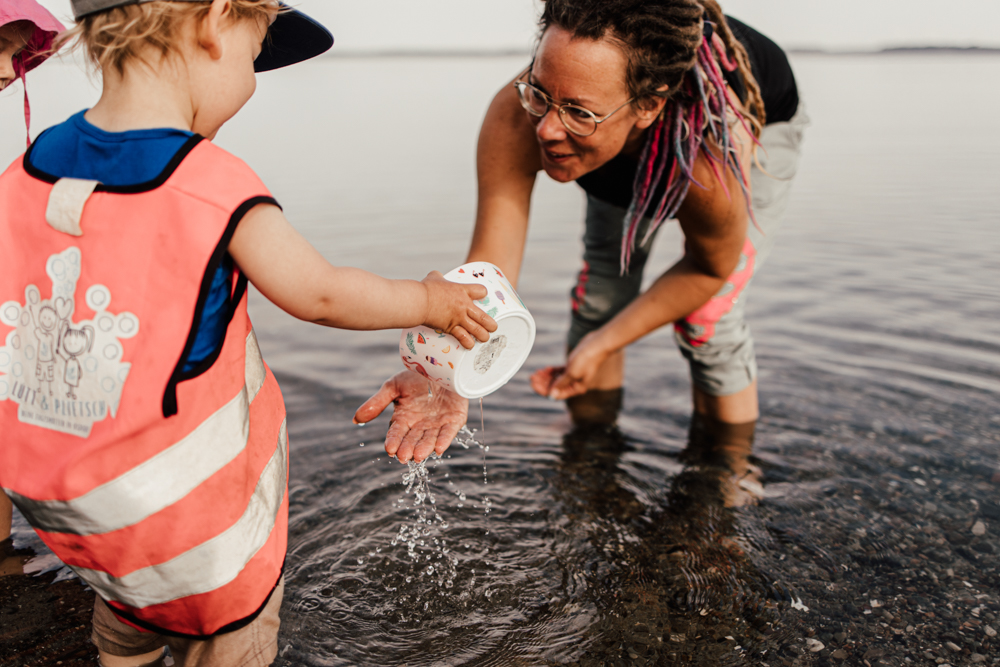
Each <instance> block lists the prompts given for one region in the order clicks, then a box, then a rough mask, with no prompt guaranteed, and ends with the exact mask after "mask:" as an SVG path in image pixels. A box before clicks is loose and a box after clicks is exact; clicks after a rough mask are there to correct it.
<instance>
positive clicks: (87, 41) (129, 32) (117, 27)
mask: <svg viewBox="0 0 1000 667" xmlns="http://www.w3.org/2000/svg"><path fill="white" fill-rule="evenodd" d="M230 1H231V2H232V10H231V13H230V17H231V18H233V19H236V20H243V19H249V20H258V21H260V20H263V21H269V19H270V17H271V16H273V15H274V13H275V11H276V10H277V6H276V3H275V2H274V1H273V0H230ZM210 7H211V4H210V3H209V2H201V3H191V2H170V1H169V0H158V1H156V2H145V3H142V4H133V5H125V6H124V7H115V8H113V9H109V10H107V11H103V12H100V13H98V14H91V15H90V16H86V17H84V18H83V19H81V20H80V21H78V22H77V24H76V25H75V26H74V27H73V28H71V29H69V30H67V31H66V32H64V33H62V34H61V35H60V36H59V39H58V40H57V43H56V47H55V48H56V50H58V49H60V48H62V47H63V46H65V45H66V44H67V43H69V42H73V41H74V40H75V44H74V47H83V48H84V49H85V50H86V52H87V57H88V58H89V59H90V61H91V62H92V63H93V64H94V65H95V66H96V67H98V68H99V69H101V70H102V71H103V70H108V69H110V68H112V67H113V68H114V69H116V70H117V71H118V73H119V74H124V72H125V65H126V64H127V63H128V62H129V61H131V60H134V59H136V58H137V57H138V55H139V53H140V51H141V50H142V49H143V48H145V47H146V46H153V47H155V48H157V49H159V51H160V54H161V55H162V56H164V57H166V56H167V55H169V54H170V53H171V52H172V51H173V52H176V51H177V36H178V33H179V31H180V29H181V27H182V26H183V25H184V24H185V23H186V22H187V21H190V20H192V19H194V20H200V19H202V18H204V17H205V16H206V15H207V14H208V10H209V8H210Z"/></svg>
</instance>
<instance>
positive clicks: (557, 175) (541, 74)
mask: <svg viewBox="0 0 1000 667" xmlns="http://www.w3.org/2000/svg"><path fill="white" fill-rule="evenodd" d="M627 65H628V60H627V59H626V57H625V53H624V52H623V51H622V49H621V48H620V47H619V46H618V45H616V44H614V43H613V42H611V41H609V40H607V39H599V40H590V39H578V38H574V37H573V35H572V34H571V33H570V32H569V31H567V30H564V29H563V28H560V27H558V26H552V27H550V28H549V29H548V30H546V31H545V33H544V34H543V35H542V39H541V42H539V45H538V52H537V54H536V56H535V62H534V66H533V67H532V69H531V74H530V79H529V82H530V83H531V84H533V85H535V86H537V87H538V88H540V89H541V90H542V91H544V92H545V93H547V94H548V95H549V97H551V98H552V99H553V100H555V101H556V102H557V103H558V104H566V103H571V104H575V105H577V106H581V107H583V108H584V109H587V110H588V111H592V112H593V113H594V114H596V115H597V116H598V117H599V118H601V117H604V116H605V115H606V114H609V113H611V112H612V111H614V110H615V109H617V108H618V107H620V106H621V105H622V104H623V103H624V102H625V101H626V100H628V99H629V97H631V96H630V94H629V92H628V88H627V87H626V85H625V72H626V67H627ZM659 106H661V105H658V107H657V108H656V109H655V110H651V111H645V110H642V111H636V109H635V108H634V107H633V106H632V105H631V104H630V105H627V106H626V107H625V108H623V109H621V110H620V111H618V112H617V113H615V114H614V115H613V116H611V117H610V118H608V119H607V120H605V121H604V122H602V123H601V124H600V125H598V126H597V131H596V132H594V134H592V135H590V136H589V137H581V136H578V135H575V134H573V133H572V132H570V131H569V130H567V129H566V127H565V126H564V125H563V124H562V121H560V119H559V112H558V110H557V109H556V107H555V106H552V107H550V108H549V111H548V113H546V114H545V115H544V116H542V117H541V118H536V117H534V116H531V115H529V116H528V118H529V119H530V120H531V123H532V124H533V125H534V126H535V136H536V137H537V138H538V144H539V148H540V149H541V157H542V168H543V169H545V173H547V174H548V175H549V176H550V177H551V178H552V179H553V180H556V181H559V182H560V183H566V182H569V181H573V180H576V179H577V178H579V177H580V176H583V175H584V174H587V173H589V172H591V171H593V170H594V169H597V168H598V167H600V166H601V165H603V164H605V163H606V162H608V161H609V160H611V159H612V158H613V157H615V156H616V155H618V154H619V153H621V152H622V149H623V148H625V147H626V145H627V144H628V146H629V148H630V149H631V148H632V147H633V146H634V145H636V144H637V143H638V142H639V140H640V139H641V137H642V132H643V130H645V129H646V128H647V127H649V126H650V125H651V124H652V122H653V121H654V120H655V119H656V115H657V113H658V111H659Z"/></svg>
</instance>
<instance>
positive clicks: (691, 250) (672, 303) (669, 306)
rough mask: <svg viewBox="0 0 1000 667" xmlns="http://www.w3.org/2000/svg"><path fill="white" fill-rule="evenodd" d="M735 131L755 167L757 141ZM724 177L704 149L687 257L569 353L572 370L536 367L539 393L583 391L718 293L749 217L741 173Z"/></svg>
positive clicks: (687, 222)
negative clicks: (616, 361)
mask: <svg viewBox="0 0 1000 667" xmlns="http://www.w3.org/2000/svg"><path fill="white" fill-rule="evenodd" d="M734 135H736V136H737V137H738V138H739V139H738V140H739V141H740V146H741V149H742V150H741V163H742V165H743V168H744V170H745V172H746V173H748V172H749V160H750V159H752V158H751V152H750V150H749V147H751V146H752V140H751V139H750V137H749V136H748V135H747V134H746V132H745V131H743V130H742V128H741V129H740V131H739V132H734ZM713 150H714V147H713ZM716 152H717V151H716ZM722 175H723V178H724V179H725V188H724V187H723V185H722V184H721V183H719V181H718V179H717V178H716V176H715V173H714V172H713V170H712V168H711V166H710V165H709V163H708V158H707V157H706V156H705V155H704V154H699V156H698V159H697V160H696V162H695V167H694V176H695V178H696V180H697V181H698V182H699V183H701V184H703V185H704V186H705V188H704V189H703V188H701V187H699V186H697V185H695V184H692V185H691V188H690V190H689V191H688V194H687V196H686V197H685V199H684V203H683V204H682V205H681V208H680V210H679V211H678V215H677V219H678V222H680V225H681V229H682V230H683V232H684V237H685V244H684V250H685V252H684V256H683V257H682V258H681V259H680V260H679V261H678V262H677V263H676V264H674V265H673V266H671V267H670V268H669V269H668V270H667V271H666V272H665V273H664V274H663V275H662V276H660V277H659V278H658V279H657V280H656V282H654V283H653V285H651V286H650V288H649V289H648V290H647V291H646V292H645V293H643V294H641V295H640V296H639V297H637V298H636V299H635V300H634V301H633V302H632V303H631V304H629V305H628V307H626V308H625V309H624V310H622V312H620V313H619V314H618V315H616V316H615V317H614V318H613V319H612V320H611V321H610V322H608V323H607V324H605V325H604V326H603V327H601V328H600V329H598V330H597V331H594V332H592V333H590V334H588V335H587V336H586V337H585V338H584V339H583V340H582V341H581V342H580V344H579V345H578V346H577V347H576V349H574V350H573V352H572V354H570V357H569V359H568V360H567V364H566V367H565V369H543V370H542V371H539V372H538V373H536V374H535V377H533V378H532V386H533V387H534V389H535V391H537V392H538V393H541V394H544V395H547V396H550V397H552V398H555V399H565V398H569V397H571V396H575V395H577V394H582V393H583V392H585V391H586V390H587V389H588V388H589V386H590V382H591V380H593V378H594V376H595V375H596V373H597V371H598V369H599V368H600V367H601V365H602V364H603V363H604V361H605V360H606V359H608V358H609V357H610V356H611V355H612V354H614V353H615V352H617V351H619V350H622V349H624V348H625V347H627V346H628V345H629V344H631V343H633V342H635V341H636V340H639V339H640V338H642V337H644V336H646V335H647V334H649V333H651V332H653V331H655V330H657V329H659V328H660V327H662V326H663V325H665V324H669V323H671V322H676V321H677V320H680V319H682V318H684V317H687V316H688V315H690V314H691V313H692V312H694V311H695V310H697V309H698V308H700V307H701V306H703V305H704V304H705V303H707V302H708V300H709V299H711V298H712V297H713V296H715V294H717V293H718V291H719V290H720V289H721V288H722V286H723V285H724V284H725V282H726V280H727V279H728V278H729V276H730V275H731V274H732V272H733V271H734V270H735V269H736V266H737V265H738V264H739V260H740V253H741V251H742V249H743V245H744V242H745V240H746V234H747V224H748V219H749V214H748V212H747V202H746V199H745V198H744V195H743V191H742V190H741V189H740V185H739V182H738V181H737V178H736V175H735V174H733V172H732V170H730V169H725V170H724V171H722ZM727 190H728V193H729V194H728V195H727V194H726V191H727Z"/></svg>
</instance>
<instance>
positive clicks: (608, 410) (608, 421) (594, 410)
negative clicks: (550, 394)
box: [566, 387, 625, 426]
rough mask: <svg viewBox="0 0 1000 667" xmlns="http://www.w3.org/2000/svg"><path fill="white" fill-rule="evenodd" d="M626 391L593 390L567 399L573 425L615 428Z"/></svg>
mask: <svg viewBox="0 0 1000 667" xmlns="http://www.w3.org/2000/svg"><path fill="white" fill-rule="evenodd" d="M624 396H625V392H624V390H623V389H622V388H621V387H619V388H618V389H591V390H590V391H588V392H586V393H583V394H580V395H579V396H574V397H572V398H568V399H566V407H567V408H568V409H569V414H570V417H571V418H572V419H573V423H574V424H577V425H578V426H582V425H592V426H614V424H615V422H616V421H618V413H619V412H621V409H622V402H623V399H624Z"/></svg>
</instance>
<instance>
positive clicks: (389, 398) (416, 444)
mask: <svg viewBox="0 0 1000 667" xmlns="http://www.w3.org/2000/svg"><path fill="white" fill-rule="evenodd" d="M429 385H430V380H428V379H427V378H424V377H422V376H420V375H418V374H417V373H414V372H413V371H402V372H400V373H397V374H396V375H394V376H393V377H391V378H389V379H388V380H386V381H385V383H384V384H383V385H382V388H381V389H379V390H378V393H376V394H375V395H374V396H372V397H371V398H369V399H368V400H367V401H365V403H364V405H362V406H361V407H360V408H358V411H357V412H356V413H354V423H355V424H366V423H368V422H370V421H372V420H373V419H375V418H376V417H378V416H379V415H380V414H382V411H383V410H385V409H386V408H387V407H388V406H389V404H390V403H394V404H395V408H394V409H393V413H392V421H391V422H390V425H389V432H388V433H386V436H385V451H386V453H387V454H389V456H395V457H396V458H397V459H399V462H400V463H407V462H408V461H410V460H413V461H423V460H424V459H426V458H427V457H428V456H430V454H431V452H437V454H438V455H439V456H440V455H442V454H444V452H445V450H447V449H448V447H449V445H451V442H452V440H454V439H455V436H456V435H458V431H459V430H460V429H461V428H462V427H463V426H465V422H466V420H467V419H468V416H469V401H468V400H466V399H464V398H462V397H461V396H459V395H458V394H456V393H454V392H451V391H448V390H447V389H445V388H444V387H441V386H440V385H434V387H433V395H431V393H430V392H428V387H429Z"/></svg>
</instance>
